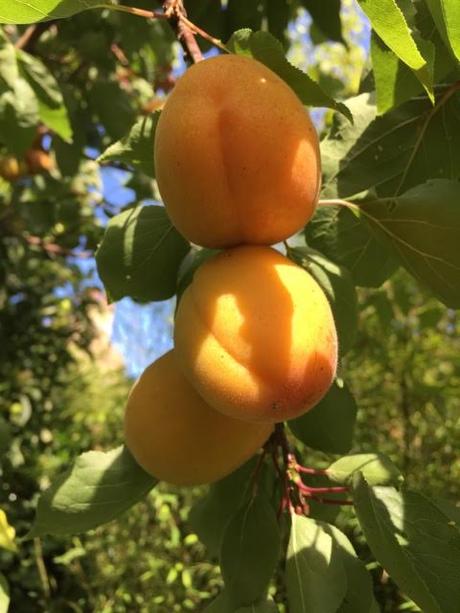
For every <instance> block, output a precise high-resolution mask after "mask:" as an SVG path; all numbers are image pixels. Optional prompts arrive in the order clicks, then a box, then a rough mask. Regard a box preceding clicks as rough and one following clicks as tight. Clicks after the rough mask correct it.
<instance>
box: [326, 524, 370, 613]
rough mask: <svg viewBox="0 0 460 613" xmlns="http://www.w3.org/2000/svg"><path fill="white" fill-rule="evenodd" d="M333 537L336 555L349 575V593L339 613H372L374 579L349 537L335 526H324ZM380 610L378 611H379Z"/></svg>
mask: <svg viewBox="0 0 460 613" xmlns="http://www.w3.org/2000/svg"><path fill="white" fill-rule="evenodd" d="M322 526H323V528H324V529H325V531H326V532H327V533H328V534H329V535H330V536H331V537H332V539H333V541H334V544H335V546H336V555H337V556H338V557H339V558H340V559H341V561H342V564H343V568H344V570H345V573H346V575H347V593H346V595H345V598H344V600H343V603H342V605H341V606H340V608H339V609H338V612H339V613H370V612H371V610H372V608H371V607H373V606H376V604H377V603H376V601H375V598H374V594H373V591H372V579H371V576H370V574H369V573H368V571H367V570H366V566H365V565H364V563H363V562H361V560H360V559H359V558H358V556H357V555H356V552H355V550H354V548H353V545H352V544H351V543H350V541H349V540H348V538H347V536H346V535H345V534H344V533H343V532H341V531H340V530H339V529H338V528H336V527H335V526H331V525H330V524H322ZM377 610H378V609H377Z"/></svg>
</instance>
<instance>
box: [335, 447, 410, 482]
mask: <svg viewBox="0 0 460 613" xmlns="http://www.w3.org/2000/svg"><path fill="white" fill-rule="evenodd" d="M356 473H362V474H363V475H364V477H365V479H366V480H367V482H368V483H369V484H370V485H389V484H390V483H392V484H398V483H401V481H402V476H401V473H400V472H399V470H398V468H397V467H396V466H395V465H394V464H393V462H392V461H391V460H390V459H389V458H388V457H387V456H385V455H383V454H381V453H357V454H354V455H348V456H343V457H342V458H339V459H338V460H336V461H335V462H333V463H332V464H331V465H330V466H329V468H328V469H327V475H328V477H329V478H330V479H331V480H332V481H335V482H337V483H344V484H349V483H351V481H352V479H353V476H354V475H355V474H356Z"/></svg>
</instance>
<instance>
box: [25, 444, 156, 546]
mask: <svg viewBox="0 0 460 613" xmlns="http://www.w3.org/2000/svg"><path fill="white" fill-rule="evenodd" d="M155 483H156V480H155V479H154V478H153V477H151V476H150V475H148V474H147V473H146V472H144V470H142V468H140V466H139V465H138V464H137V463H136V462H135V460H134V459H133V457H132V456H131V454H130V453H129V451H128V450H127V449H126V448H125V447H118V448H117V449H113V450H112V451H108V452H105V453H104V452H102V451H89V452H87V453H84V454H82V455H81V456H79V457H78V458H77V459H76V460H75V463H74V465H73V466H72V467H71V468H70V469H69V470H68V471H67V472H65V473H64V474H62V475H61V476H60V477H58V478H57V479H56V480H55V481H54V482H53V484H52V485H51V487H50V488H49V489H48V490H46V491H45V492H44V493H43V494H42V495H41V496H40V499H39V501H38V506H37V515H36V518H35V523H34V525H33V527H32V530H31V532H30V534H29V536H40V535H43V534H55V535H63V534H77V533H79V532H86V531H87V530H92V529H94V528H97V527H98V526H100V525H101V524H105V523H107V522H109V521H111V520H112V519H115V518H116V517H118V516H119V515H121V514H122V513H123V512H124V511H126V510H127V509H129V508H130V507H131V506H132V505H133V504H135V503H136V502H138V501H139V500H141V499H142V498H143V497H144V496H145V495H146V494H147V493H148V492H149V491H150V490H151V489H152V488H153V487H154V485H155Z"/></svg>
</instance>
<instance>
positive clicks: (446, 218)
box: [361, 179, 460, 308]
mask: <svg viewBox="0 0 460 613" xmlns="http://www.w3.org/2000/svg"><path fill="white" fill-rule="evenodd" d="M459 202H460V183H459V182H457V181H448V180H442V179H438V180H432V181H427V182H426V183H424V184H423V185H419V186H417V187H414V188H412V189H410V190H409V191H407V192H406V193H405V194H403V195H402V196H399V197H397V198H387V199H385V200H373V201H370V202H366V203H364V204H362V206H361V210H362V212H363V214H364V216H365V218H366V219H367V220H368V221H369V223H370V225H371V227H372V229H373V230H374V231H375V232H376V235H377V236H378V237H379V238H381V240H383V241H384V244H385V245H387V246H388V247H389V248H390V249H391V250H392V251H393V253H394V255H395V257H398V258H399V259H400V262H401V264H402V265H403V266H405V267H406V268H407V270H408V271H409V272H410V273H412V274H413V275H414V277H415V278H416V279H418V280H419V281H420V282H421V283H423V284H425V285H427V286H428V287H429V288H430V289H431V290H432V291H433V292H434V293H435V294H436V295H437V296H438V297H439V298H440V300H442V301H443V302H444V303H445V304H446V305H447V306H450V307H452V308H459V307H460V249H459V245H458V238H459V236H460V207H459Z"/></svg>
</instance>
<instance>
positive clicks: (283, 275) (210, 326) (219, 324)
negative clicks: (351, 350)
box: [175, 246, 337, 423]
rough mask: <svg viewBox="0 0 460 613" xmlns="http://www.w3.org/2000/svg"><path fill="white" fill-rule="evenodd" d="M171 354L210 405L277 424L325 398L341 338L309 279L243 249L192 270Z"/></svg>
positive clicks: (263, 252) (267, 254) (275, 256)
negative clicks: (173, 354)
mask: <svg viewBox="0 0 460 613" xmlns="http://www.w3.org/2000/svg"><path fill="white" fill-rule="evenodd" d="M175 351H176V355H177V359H178V362H179V364H180V366H181V368H182V370H183V372H184V374H185V376H186V377H187V378H188V379H189V381H190V382H191V383H192V385H193V386H194V387H195V389H196V390H197V391H198V393H199V394H200V395H201V396H202V397H203V398H204V399H205V400H206V401H207V402H208V404H209V405H210V406H212V407H214V408H215V409H216V410H218V411H220V412H222V413H223V414H225V415H228V416H230V417H234V418H238V419H244V420H248V421H255V422H265V421H269V422H273V423H276V422H280V421H285V420H289V419H293V418H295V417H298V416H299V415H301V414H303V413H304V412H306V411H307V410H309V409H310V408H312V407H313V406H314V405H315V404H317V403H318V402H319V400H321V398H322V397H323V396H324V395H325V393H326V392H327V390H328V389H329V387H330V386H331V384H332V382H333V380H334V377H335V372H336V367H337V334H336V329H335V324H334V319H333V315H332V312H331V309H330V306H329V303H328V301H327V298H326V296H325V295H324V293H323V291H322V289H321V288H320V286H319V285H318V283H317V282H316V281H315V280H314V279H313V277H312V276H311V275H310V274H309V273H308V272H306V271H305V270H304V269H302V268H300V267H299V266H297V265H296V264H295V263H293V262H292V261H290V260H288V259H287V258H286V257H284V256H283V255H281V254H280V253H278V252H277V251H275V250H274V249H271V248H269V247H259V246H244V247H237V248H234V249H229V250H226V251H223V252H221V253H220V254H218V255H217V256H214V257H212V258H210V259H209V260H207V261H206V262H205V263H204V264H202V265H201V266H200V268H199V269H198V270H197V271H196V273H195V276H194V278H193V281H192V283H191V284H190V286H189V287H188V288H187V289H186V290H185V292H184V294H183V296H182V298H181V301H180V304H179V307H178V310H177V314H176V324H175Z"/></svg>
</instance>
